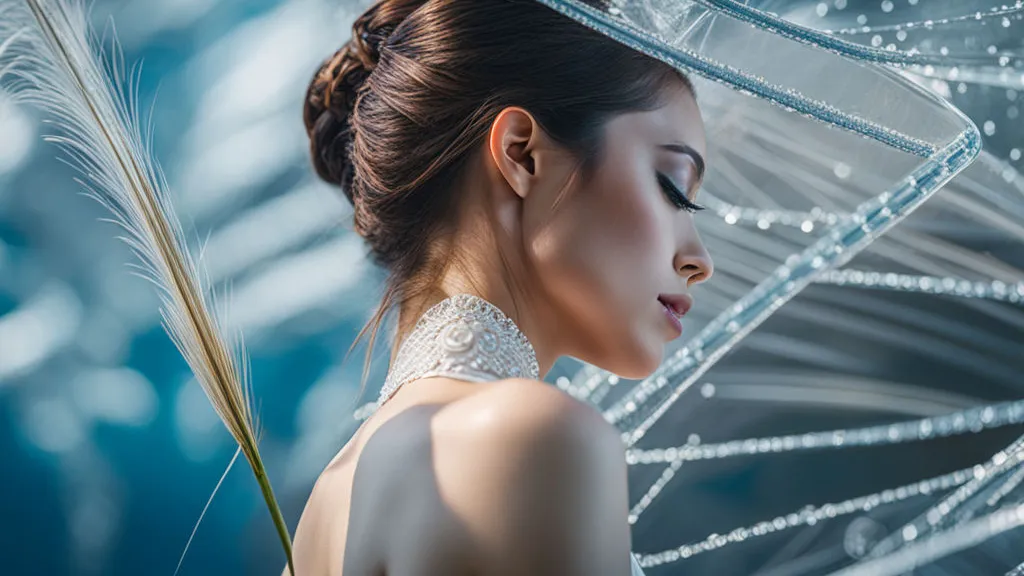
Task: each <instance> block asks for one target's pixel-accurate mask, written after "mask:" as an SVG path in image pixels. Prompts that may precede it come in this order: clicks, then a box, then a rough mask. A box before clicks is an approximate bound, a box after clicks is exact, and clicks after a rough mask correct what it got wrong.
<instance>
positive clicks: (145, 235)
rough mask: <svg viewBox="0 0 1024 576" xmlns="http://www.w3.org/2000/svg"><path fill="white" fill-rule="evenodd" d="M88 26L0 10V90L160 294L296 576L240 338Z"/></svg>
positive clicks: (66, 0)
mask: <svg viewBox="0 0 1024 576" xmlns="http://www.w3.org/2000/svg"><path fill="white" fill-rule="evenodd" d="M86 16H87V14H86V10H85V8H84V7H83V5H82V1H81V0H0V47H2V50H0V71H4V72H5V77H4V78H3V79H0V81H2V82H3V83H4V85H5V86H6V87H7V88H8V89H9V90H10V91H11V92H12V94H13V95H14V97H15V99H17V100H21V101H27V102H31V103H32V104H35V105H37V106H39V107H40V108H42V109H43V110H44V111H46V112H48V113H49V114H51V115H52V116H53V118H54V120H55V122H54V123H55V124H56V125H57V126H58V127H59V128H60V129H61V131H62V132H63V135H61V136H51V137H48V138H47V140H48V141H51V142H55V143H57V144H59V145H60V146H61V147H62V148H63V149H64V150H65V151H66V152H67V153H68V155H69V156H70V160H71V164H72V165H73V166H74V167H75V168H77V169H78V170H79V171H80V173H81V176H82V177H81V178H80V179H78V181H79V182H80V183H81V184H82V185H83V186H84V187H85V188H86V190H87V193H88V194H87V195H88V196H90V197H92V198H95V199H96V200H97V201H99V202H100V203H101V204H103V205H104V206H105V207H106V208H107V209H109V210H110V211H111V213H112V214H113V216H114V218H113V220H112V221H113V222H114V223H116V224H117V225H119V226H120V227H121V228H123V229H124V231H125V232H126V234H125V235H124V236H122V237H121V238H122V240H124V241H125V242H126V243H127V244H128V245H129V246H130V247H131V249H132V250H133V251H134V252H135V254H136V255H137V256H138V257H139V259H140V260H141V262H142V265H141V266H138V265H135V266H134V267H135V268H136V269H137V273H138V274H139V275H141V276H142V277H143V278H146V279H147V280H150V281H151V282H153V283H154V284H155V285H156V286H157V288H158V289H159V292H160V298H161V302H162V306H161V309H160V314H161V317H162V319H163V326H164V329H165V330H166V331H167V333H168V335H170V337H171V339H172V340H173V341H174V343H175V345H176V346H177V347H178V350H179V351H180V352H181V354H182V355H183V356H184V357H185V360H186V361H187V362H188V365H189V367H190V368H191V369H192V372H193V373H194V374H195V376H196V379H197V380H198V381H199V383H200V385H201V386H202V388H203V391H204V392H205V393H206V396H207V398H209V400H210V402H211V403H212V404H213V407H214V409H215V410H216V411H217V414H218V415H219V416H220V418H221V420H223V421H224V425H225V426H226V427H227V429H228V431H229V432H230V433H231V435H232V436H233V437H234V439H235V441H236V442H238V445H239V449H240V451H241V452H242V453H243V454H244V455H245V457H246V459H247V460H248V461H249V464H250V466H251V467H252V471H253V473H254V474H255V475H256V481H257V482H258V483H259V486H260V489H261V490H262V491H263V497H264V499H265V500H266V503H267V507H268V508H269V509H270V513H271V516H272V518H273V521H274V524H275V526H276V528H277V532H278V535H279V536H280V539H281V544H282V545H283V546H284V551H285V555H286V557H287V561H288V567H289V569H290V570H292V573H293V574H294V569H293V567H292V553H291V539H290V536H289V534H288V528H287V526H286V525H285V522H284V518H283V516H282V514H281V510H280V507H279V506H278V504H277V500H276V499H275V498H274V493H273V490H272V489H271V486H270V481H269V479H268V478H267V474H266V471H265V469H264V466H263V461H262V459H261V458H260V453H259V449H258V438H257V432H256V429H257V427H258V422H257V421H256V420H255V419H254V418H253V410H252V409H251V388H250V381H249V374H248V360H247V357H246V354H245V348H244V345H243V343H242V339H241V335H240V334H239V333H235V334H233V335H232V336H231V337H227V336H225V335H224V331H223V329H222V327H221V323H220V322H219V320H218V318H219V317H220V316H219V315H215V314H214V313H213V311H216V310H218V308H217V304H216V300H217V299H216V298H215V295H214V294H213V291H212V290H210V289H209V278H208V276H206V275H205V273H204V275H203V276H200V273H199V271H200V270H201V268H200V267H199V266H197V264H196V261H195V260H194V259H193V258H192V256H191V254H190V253H189V250H188V245H187V244H186V242H185V237H184V233H183V232H182V227H181V223H180V222H179V221H178V218H177V216H176V215H175V212H174V209H173V207H172V205H171V202H170V199H169V197H168V194H167V192H166V190H167V181H166V179H165V177H164V174H163V172H162V171H161V169H160V167H159V166H158V165H157V164H156V162H155V161H154V160H153V155H152V152H151V141H150V139H149V138H143V133H142V131H141V128H140V125H139V110H138V102H137V100H138V98H137V93H136V92H135V87H137V85H138V73H139V68H138V67H137V66H133V67H132V68H131V70H130V72H129V73H128V74H127V75H125V70H124V59H123V55H122V52H121V50H120V46H119V45H118V43H117V39H116V35H114V34H111V37H110V51H109V54H107V53H105V52H104V50H103V44H104V43H103V42H102V41H100V40H97V39H96V38H95V36H94V35H93V33H92V32H91V30H90V28H89V26H88V24H87V18H86ZM125 89H127V90H125ZM126 92H127V96H126V95H125V94H126ZM146 133H147V134H152V132H151V130H149V125H148V124H147V131H146ZM221 312H223V310H221ZM232 461H234V460H232ZM179 566H180V564H179Z"/></svg>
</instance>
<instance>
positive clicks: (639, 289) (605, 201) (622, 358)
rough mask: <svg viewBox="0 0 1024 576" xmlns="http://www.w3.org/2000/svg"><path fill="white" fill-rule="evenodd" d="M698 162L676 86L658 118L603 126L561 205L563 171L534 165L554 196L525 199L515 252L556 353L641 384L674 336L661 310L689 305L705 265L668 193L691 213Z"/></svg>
mask: <svg viewBox="0 0 1024 576" xmlns="http://www.w3.org/2000/svg"><path fill="white" fill-rule="evenodd" d="M705 151H706V147H705V141H704V124H703V122H702V121H701V116H700V111H699V109H698V108H697V103H696V101H695V100H694V98H693V95H692V94H691V93H690V91H689V90H688V89H687V88H686V87H685V86H684V85H683V84H682V82H679V83H677V84H673V85H672V86H669V87H668V88H666V96H665V100H664V105H663V106H662V107H660V108H658V109H656V110H653V111H650V112H632V113H626V114H622V115H619V116H616V117H614V118H613V119H611V120H610V121H609V122H608V123H607V124H606V125H605V132H604V147H603V150H602V152H601V156H600V158H599V160H598V163H597V166H596V168H595V170H596V171H595V173H594V174H593V177H592V178H591V179H590V180H589V182H580V181H579V179H577V180H576V181H573V182H572V183H571V184H570V186H571V188H570V189H568V190H566V191H565V194H564V196H563V197H562V198H561V200H560V201H558V200H557V199H558V198H559V192H560V188H561V183H563V182H565V181H566V177H567V176H568V175H569V174H570V172H571V171H570V169H569V166H570V165H569V163H568V162H557V161H551V160H548V161H547V165H546V166H543V165H541V164H540V163H539V162H538V165H537V170H538V176H541V174H540V172H541V171H542V170H545V169H547V171H548V174H547V176H546V177H545V178H544V179H543V180H541V181H543V182H547V181H550V183H551V186H543V185H541V186H538V189H537V190H535V191H531V194H530V195H529V196H527V197H526V198H525V199H524V200H523V212H522V232H523V242H524V246H525V249H526V252H527V258H528V260H529V264H530V268H531V269H532V270H533V272H534V273H535V275H536V277H535V278H533V279H531V283H532V284H534V285H535V286H538V287H539V288H540V292H541V293H540V294H539V296H541V297H542V298H543V299H544V300H545V302H546V303H547V304H548V306H545V308H547V309H549V310H551V311H552V314H551V316H552V317H550V318H547V319H545V320H544V322H545V323H546V324H548V325H550V326H549V331H551V332H553V333H554V334H556V335H557V336H556V338H557V340H558V342H559V343H560V344H561V346H562V348H563V349H564V352H563V353H564V354H568V355H571V356H574V357H576V358H579V359H581V360H584V361H586V362H590V363H592V364H595V365H597V366H600V367H602V368H604V369H607V370H610V371H611V372H613V373H616V374H619V375H620V376H623V377H627V378H643V377H646V376H648V375H649V374H650V373H651V372H653V371H654V370H655V369H656V368H657V366H658V365H659V363H660V362H661V359H662V356H663V354H664V346H665V344H666V343H667V342H669V341H670V340H673V339H675V338H677V337H679V335H680V333H679V331H678V328H677V327H676V326H675V325H674V324H673V322H672V321H671V320H670V319H669V318H668V316H667V314H666V309H665V305H664V304H663V303H662V302H661V300H663V299H664V297H665V296H673V297H675V299H676V300H688V299H689V292H690V289H691V288H692V287H693V285H694V284H697V283H699V282H703V281H704V280H707V279H708V278H709V277H710V276H711V272H712V263H711V257H710V256H709V255H708V252H707V250H705V248H704V245H703V243H702V242H701V240H700V237H699V236H698V234H697V229H696V227H695V225H694V218H695V215H694V214H693V213H691V212H690V211H688V210H687V209H686V208H685V207H680V206H685V204H686V200H685V199H682V198H680V197H679V194H678V193H677V192H676V191H673V190H672V189H671V187H670V186H669V185H668V184H669V183H672V184H674V185H675V187H676V188H677V189H678V191H679V192H681V193H682V195H684V196H685V198H686V199H688V200H689V201H690V202H698V201H699V200H698V198H697V191H698V188H699V186H700V184H701V179H702V177H703V172H704V160H703V159H704V157H705ZM542 158H543V157H542ZM541 161H543V159H542V160H541ZM560 172H561V173H560ZM556 184H557V185H556ZM534 192H537V193H536V194H535V193H534ZM535 296H538V295H535ZM684 306H685V304H684ZM682 323H683V325H685V324H686V320H685V319H683V320H682Z"/></svg>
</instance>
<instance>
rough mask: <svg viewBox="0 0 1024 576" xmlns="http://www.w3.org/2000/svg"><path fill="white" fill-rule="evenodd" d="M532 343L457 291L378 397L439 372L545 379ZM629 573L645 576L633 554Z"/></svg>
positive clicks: (417, 335)
mask: <svg viewBox="0 0 1024 576" xmlns="http://www.w3.org/2000/svg"><path fill="white" fill-rule="evenodd" d="M539 372H540V369H539V367H538V366H537V356H536V354H535V353H534V350H533V345H531V344H530V341H529V340H527V339H526V336H525V335H524V334H523V333H522V332H521V331H520V330H519V328H518V327H517V326H516V325H515V323H514V322H513V321H512V320H511V319H510V318H509V317H508V316H505V314H504V313H502V311H501V310H500V309H498V307H497V306H494V305H493V304H491V303H490V302H488V301H486V300H484V299H482V298H479V297H477V296H474V295H472V294H456V295H455V296H451V297H449V298H445V299H444V300H442V301H441V302H438V303H437V304H435V305H434V306H432V307H430V309H428V310H427V311H426V312H424V313H423V316H421V317H420V319H419V320H418V321H417V322H416V326H415V327H414V328H413V329H412V331H411V332H410V333H409V336H408V337H407V338H406V339H405V341H404V342H402V346H401V347H400V348H399V350H398V354H397V355H396V356H395V361H394V363H393V364H392V365H391V369H390V370H389V371H388V375H387V379H386V380H385V382H384V387H383V388H381V391H380V397H379V398H378V399H377V408H380V406H382V405H383V404H384V403H385V402H387V400H388V399H389V398H391V396H392V395H394V393H395V391H396V390H398V388H399V387H400V386H402V385H403V384H406V383H408V382H411V381H413V380H418V379H420V378H428V377H434V376H444V377H446V378H455V379H458V380H466V381H469V382H492V381H495V380H503V379H506V378H517V377H522V378H532V379H534V380H537V379H539V378H540V374H539ZM629 562H630V576H644V572H643V570H642V569H641V568H640V564H639V562H637V560H636V558H635V557H634V556H633V554H630V555H629Z"/></svg>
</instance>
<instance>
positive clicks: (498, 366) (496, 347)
mask: <svg viewBox="0 0 1024 576" xmlns="http://www.w3.org/2000/svg"><path fill="white" fill-rule="evenodd" d="M539 372H540V369H539V368H538V366H537V355H536V353H535V352H534V349H533V345H531V344H530V341H529V340H527V339H526V336H525V335H524V334H523V333H522V332H521V331H520V330H519V327H517V326H516V324H515V322H513V321H512V319H511V318H509V317H508V316H505V314H504V313H503V312H502V311H501V310H500V309H499V308H498V307H497V306H495V305H493V304H491V303H490V302H488V301H487V300H484V299H483V298H480V297H478V296H474V295H472V294H456V295H454V296H450V297H448V298H445V299H444V300H442V301H440V302H438V303H437V304H435V305H434V306H432V307H430V309H428V310H427V311H426V312H424V313H423V316H421V317H420V319H419V321H417V322H416V326H415V327H414V328H413V329H412V331H411V332H410V333H409V335H408V337H407V338H406V339H405V341H404V342H402V346H401V347H400V348H399V349H398V354H397V355H396V356H395V361H394V363H393V364H392V365H391V368H390V369H389V370H388V375H387V378H386V380H385V381H384V387H383V388H381V391H380V397H379V398H378V399H377V407H378V408H379V407H380V406H381V405H383V404H384V403H385V402H387V400H388V399H389V398H391V396H392V395H393V394H394V393H395V392H396V391H397V390H398V388H399V387H401V386H402V385H403V384H406V383H407V382H411V381H413V380H417V379H419V378H429V377H434V376H444V377H447V378H455V379H458V380H467V381H470V382H489V381H494V380H502V379H505V378H517V377H522V378H533V379H534V380H536V379H539V377H540V374H539Z"/></svg>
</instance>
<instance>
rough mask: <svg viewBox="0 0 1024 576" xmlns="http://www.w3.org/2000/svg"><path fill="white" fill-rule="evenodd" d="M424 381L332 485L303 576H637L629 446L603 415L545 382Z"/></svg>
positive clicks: (364, 434) (365, 433)
mask: <svg viewBox="0 0 1024 576" xmlns="http://www.w3.org/2000/svg"><path fill="white" fill-rule="evenodd" d="M432 380H438V381H440V380H447V379H432ZM421 382H423V386H422V387H421V388H420V392H421V393H420V394H417V393H415V392H414V393H412V394H410V395H408V396H406V397H405V398H404V399H402V400H401V401H399V400H400V397H401V396H400V395H396V396H395V397H394V398H393V399H392V400H391V401H389V402H388V403H387V404H385V405H384V407H383V408H382V409H381V411H379V412H378V414H375V416H374V418H376V417H377V416H380V418H378V419H376V420H375V419H374V418H371V419H370V420H368V421H367V422H366V423H364V425H363V427H361V428H360V430H359V432H357V434H356V435H355V436H354V437H353V439H352V441H350V442H349V444H348V445H346V447H345V448H344V449H343V450H342V451H341V452H339V456H338V458H336V459H335V461H334V462H332V464H331V465H330V466H328V468H327V470H325V471H324V473H323V474H322V475H321V477H320V479H319V480H318V482H317V486H316V487H315V488H314V491H313V494H312V495H311V497H310V501H309V503H308V504H307V508H306V511H305V512H304V513H303V519H302V521H300V526H299V529H298V530H297V531H296V538H295V556H296V569H297V573H298V574H300V575H302V576H305V575H306V574H332V575H336V574H344V576H370V575H379V574H385V573H386V574H388V575H389V576H394V575H409V576H430V575H434V574H436V575H441V574H445V575H457V574H481V575H495V576H498V575H503V574H525V573H529V574H537V575H543V574H559V576H570V575H574V574H615V575H621V574H628V573H629V572H628V570H629V568H628V561H629V556H628V554H629V530H628V524H627V522H626V515H627V513H628V508H627V506H628V504H627V499H626V498H627V495H626V467H625V459H624V456H623V447H622V444H621V441H620V440H619V437H618V434H617V433H616V431H615V429H614V427H612V426H611V425H610V424H608V423H607V422H605V421H604V420H603V418H601V416H600V414H599V413H597V412H596V411H595V410H594V409H592V408H591V407H589V406H587V405H586V404H584V403H582V402H579V401H577V400H575V399H573V398H572V397H570V396H568V395H567V394H565V393H563V392H561V391H559V390H557V389H556V388H554V387H552V386H550V385H548V384H545V383H542V382H537V381H531V380H503V381H498V382H491V383H486V384H479V383H466V382H459V383H457V384H452V382H454V381H449V382H448V383H444V382H433V383H430V382H426V381H421ZM431 384H435V385H436V386H435V387H434V388H431V386H430V385H431ZM449 384H451V385H449ZM432 389H433V390H435V391H436V390H439V389H444V390H446V391H447V392H446V393H442V394H440V395H439V396H438V395H432V394H431V393H429V391H430V390H432ZM425 391H426V392H425ZM410 392H412V391H411V390H410ZM386 409H390V412H385V410H386Z"/></svg>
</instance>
